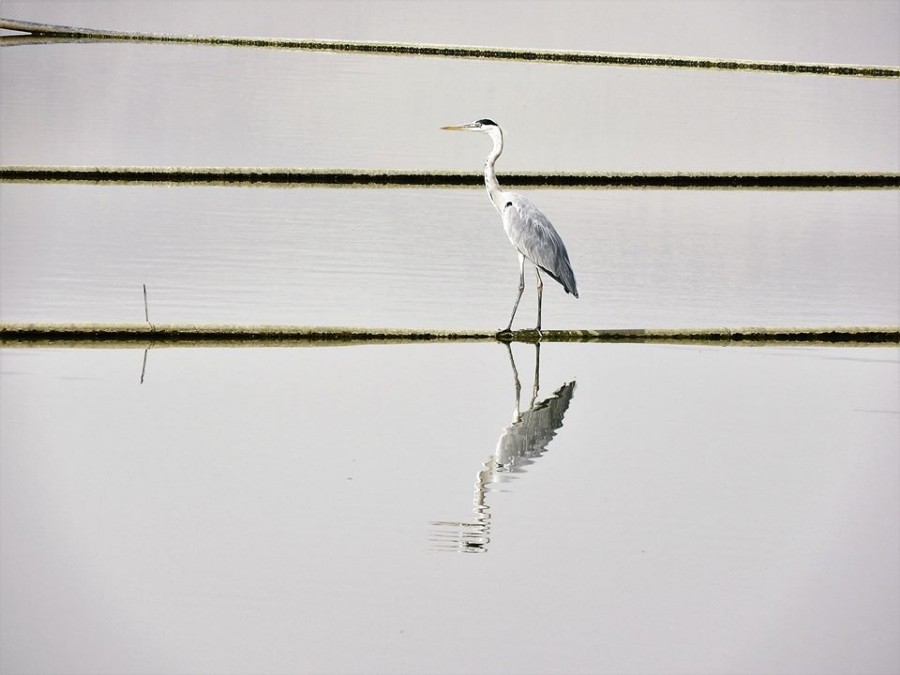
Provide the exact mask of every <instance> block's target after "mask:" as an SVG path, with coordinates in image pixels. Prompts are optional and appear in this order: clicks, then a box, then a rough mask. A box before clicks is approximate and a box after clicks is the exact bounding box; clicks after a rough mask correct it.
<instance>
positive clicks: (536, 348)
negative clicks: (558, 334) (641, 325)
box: [528, 342, 541, 410]
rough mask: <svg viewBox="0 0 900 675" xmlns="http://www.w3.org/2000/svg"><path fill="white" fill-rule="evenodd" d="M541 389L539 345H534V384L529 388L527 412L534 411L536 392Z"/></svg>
mask: <svg viewBox="0 0 900 675" xmlns="http://www.w3.org/2000/svg"><path fill="white" fill-rule="evenodd" d="M540 388H541V343H540V342H535V343H534V384H533V385H532V387H531V405H530V406H528V409H529V410H533V409H534V402H535V401H536V400H537V396H538V391H539V390H540Z"/></svg>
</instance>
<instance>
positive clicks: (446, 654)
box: [0, 0, 900, 674]
mask: <svg viewBox="0 0 900 675" xmlns="http://www.w3.org/2000/svg"><path fill="white" fill-rule="evenodd" d="M367 7H368V6H365V5H361V4H357V3H353V2H344V3H314V2H304V3H287V2H264V3H258V2H257V3H252V4H251V3H243V2H234V3H228V4H227V5H222V4H221V3H212V2H192V3H179V4H178V5H177V11H176V5H175V4H174V3H168V2H161V3H152V2H141V3H138V2H117V3H108V2H70V3H57V2H34V1H31V2H27V3H26V2H15V1H9V0H8V1H7V2H5V3H4V4H3V14H4V15H7V16H11V17H17V18H24V19H32V20H44V21H48V22H56V23H69V24H76V25H90V26H96V27H107V28H118V29H125V30H141V31H159V32H169V33H200V34H228V35H274V36H292V37H317V38H341V39H375V40H397V41H403V40H406V41H419V42H435V43H456V44H489V45H497V46H515V47H525V46H527V47H542V48H568V49H594V50H618V51H626V52H648V53H663V54H685V55H700V56H716V57H723V58H725V57H727V58H750V59H754V58H755V59H769V60H775V59H795V60H802V61H828V62H847V63H872V64H887V65H896V64H897V63H898V62H900V53H898V43H897V41H896V35H897V34H898V33H900V11H898V8H897V6H896V4H895V3H882V2H869V3H866V2H863V3H860V2H849V3H839V2H832V3H806V2H792V3H770V2H756V3H752V4H747V3H730V2H719V3H707V2H686V3H685V2H673V3H665V4H663V3H658V2H651V3H640V2H636V3H612V2H606V3H562V4H560V3H515V4H513V3H507V4H504V3H499V4H497V5H491V6H485V3H478V4H475V3H472V4H463V5H462V6H461V7H462V9H463V10H471V9H473V8H477V9H478V12H474V11H463V12H459V11H454V10H458V9H459V8H460V6H459V5H457V4H453V5H449V4H448V5H447V6H443V5H436V4H430V3H429V4H427V5H426V4H421V5H419V4H414V3H407V2H402V3H388V2H385V3H380V4H379V6H378V7H379V11H378V13H377V14H378V16H377V20H376V18H375V17H372V15H371V11H370V9H367ZM223 8H224V9H223ZM560 16H565V17H566V20H565V21H560V20H559V17H560ZM483 116H490V117H493V118H495V119H497V120H498V121H499V122H500V123H501V124H503V126H504V128H505V130H506V136H507V143H508V147H507V150H506V151H505V152H504V156H503V157H502V158H501V160H500V162H499V165H498V169H499V170H500V174H501V181H502V173H503V171H504V170H508V171H513V170H550V171H553V170H557V171H574V170H583V171H602V170H612V171H691V170H696V171H725V170H736V171H807V170H812V171H828V170H834V171H844V170H857V171H898V170H900V156H898V153H897V147H898V146H900V127H898V124H897V120H898V119H900V86H898V83H897V82H894V81H886V82H885V81H869V80H861V79H841V78H816V77H783V76H781V77H779V76H773V75H763V74H734V73H702V72H690V71H665V70H642V69H612V68H590V67H558V66H549V65H544V66H537V65H529V64H502V63H490V62H486V63H475V62H463V61H447V60H439V59H402V58H377V57H363V56H352V55H334V54H312V53H307V54H303V53H292V52H284V51H273V50H238V49H214V48H198V47H186V46H172V45H170V46H161V45H128V44H116V45H101V44H96V45H52V46H31V47H12V48H4V49H2V50H0V138H2V143H0V162H2V163H3V164H78V165H185V166H205V165H213V166H298V167H341V168H394V169H460V170H476V169H478V168H480V166H481V164H482V162H483V158H484V155H485V154H486V152H487V150H488V149H489V144H488V142H487V141H486V139H483V138H479V137H477V136H463V135H460V134H444V133H441V132H440V131H438V127H440V126H441V125H443V124H447V123H454V122H463V121H468V120H471V119H475V118H478V117H483ZM530 196H531V197H533V199H534V200H535V202H537V203H538V204H539V205H540V206H541V207H542V208H543V209H544V210H545V211H546V212H547V213H548V214H549V215H550V217H551V219H552V220H553V221H554V223H555V224H556V226H557V228H558V229H559V230H560V232H561V233H562V235H563V237H564V238H565V240H566V242H567V245H568V247H569V250H570V253H571V257H572V262H573V265H574V267H575V271H576V274H577V278H578V284H579V290H580V292H581V298H580V299H579V300H574V299H572V298H571V296H565V295H564V294H563V293H562V292H561V291H560V290H559V288H558V287H555V284H554V287H553V288H550V287H549V286H548V288H547V293H546V294H545V302H544V325H545V326H547V327H558V328H605V327H654V326H718V325H772V326H776V325H806V326H822V325H835V324H842V325H871V324H888V325H897V324H900V228H898V222H900V195H898V193H897V191H881V192H840V191H833V192H766V191H752V192H725V191H722V192H704V191H614V190H594V191H578V190H560V191H552V190H538V191H530ZM529 280H530V277H529ZM516 281H517V266H516V260H515V255H514V253H513V252H512V250H511V249H510V247H509V245H508V243H507V242H506V240H505V236H504V234H503V232H502V229H501V226H500V224H499V222H498V221H497V217H496V214H495V213H494V211H493V209H492V208H491V206H490V204H489V203H488V201H487V197H486V196H485V194H484V193H483V191H482V190H474V189H473V190H462V189H461V190H438V189H402V190H401V189H398V190H392V189H380V190H362V189H348V190H338V189H256V188H213V187H173V188H163V187H147V186H133V187H121V186H118V187H117V186H85V185H9V184H6V185H0V321H4V322H6V321H65V322H69V321H71V322H91V321H126V322H140V321H143V318H144V308H143V296H142V293H141V286H142V284H146V285H147V287H148V294H149V309H150V318H151V320H152V321H154V322H157V323H163V322H201V323H206V322H208V323H221V322H234V323H282V324H301V325H355V326H389V327H418V328H451V329H452V328H485V327H488V328H490V327H499V326H501V325H503V324H504V323H505V321H506V319H507V317H508V312H509V309H510V307H511V304H512V301H513V298H514V294H515V286H516ZM533 317H534V296H533V290H532V289H531V288H529V289H528V291H527V292H526V296H525V297H524V299H523V303H522V306H521V308H520V314H519V322H518V323H517V325H521V326H528V325H531V324H532V322H533ZM512 356H513V358H514V360H512V361H511V360H510V355H509V354H508V353H507V350H506V348H505V347H504V346H502V345H493V344H485V345H482V344H478V345H474V344H472V345H441V344H434V345H393V346H358V347H341V348H316V349H313V348H296V349H289V348H282V349H275V348H273V349H151V350H150V351H149V352H148V353H147V354H146V362H145V361H144V359H145V354H144V352H143V350H141V349H133V350H108V349H103V350H100V349H19V348H15V349H14V348H5V349H2V350H0V378H2V379H0V670H2V672H3V673H4V674H5V673H14V674H19V673H21V674H26V673H89V672H90V673H94V672H110V673H148V674H150V673H153V674H156V673H201V672H221V673H226V672H232V673H251V672H284V673H294V672H334V673H344V672H359V673H370V672H398V673H402V672H409V673H417V672H426V671H427V672H446V673H453V672H474V673H480V672H496V673H508V672H585V673H684V672H690V673H729V672H744V673H812V672H815V673H846V672H858V673H894V672H896V670H897V664H898V663H900V648H898V643H897V641H896V636H897V634H898V631H900V573H898V570H900V534H898V533H900V497H898V495H900V455H898V453H897V449H898V447H900V386H898V381H900V351H898V350H897V349H895V348H884V349H850V348H802V349H779V348H752V349H751V348H712V347H699V346H698V347H676V346H668V347H667V346H649V345H599V344H593V345H560V344H548V345H545V346H543V347H542V348H541V351H540V360H539V362H540V371H539V374H538V375H539V376H538V377H537V378H536V372H535V368H536V362H537V354H536V351H535V349H534V348H533V347H531V346H525V345H517V346H516V347H515V348H514V349H513V351H512ZM142 371H143V373H142ZM142 374H143V382H141V378H142ZM516 375H518V376H519V377H518V382H519V385H520V392H519V396H518V397H517V390H516V377H515V376H516ZM536 379H537V380H538V381H539V385H540V386H539V389H538V390H536V389H535V386H534V384H535V380H536ZM517 398H518V401H517ZM462 551H466V552H470V553H475V554H476V555H463V554H460V553H457V552H462Z"/></svg>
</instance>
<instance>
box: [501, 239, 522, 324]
mask: <svg viewBox="0 0 900 675" xmlns="http://www.w3.org/2000/svg"><path fill="white" fill-rule="evenodd" d="M524 290H525V256H524V255H522V254H521V253H520V254H519V294H518V295H517V296H516V304H514V305H513V311H512V316H510V317H509V325H507V326H506V328H505V329H504V331H503V332H504V333H509V332H510V331H512V323H513V319H515V318H516V310H517V309H519V300H521V299H522V291H524Z"/></svg>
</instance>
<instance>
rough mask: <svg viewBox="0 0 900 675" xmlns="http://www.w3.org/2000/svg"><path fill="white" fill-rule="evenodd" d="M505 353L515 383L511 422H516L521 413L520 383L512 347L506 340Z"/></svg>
mask: <svg viewBox="0 0 900 675" xmlns="http://www.w3.org/2000/svg"><path fill="white" fill-rule="evenodd" d="M506 353H507V354H509V365H511V366H512V371H513V379H514V380H515V384H516V412H515V413H514V415H513V422H518V421H519V416H520V414H521V412H520V411H521V401H522V384H521V383H520V382H519V369H518V368H516V360H515V359H514V358H513V353H512V347H510V345H509V343H508V342H507V343H506Z"/></svg>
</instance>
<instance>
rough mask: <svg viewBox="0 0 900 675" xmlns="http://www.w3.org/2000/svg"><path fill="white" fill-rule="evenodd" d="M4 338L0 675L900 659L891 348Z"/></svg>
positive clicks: (733, 666) (819, 664)
mask: <svg viewBox="0 0 900 675" xmlns="http://www.w3.org/2000/svg"><path fill="white" fill-rule="evenodd" d="M0 356H2V366H3V379H2V390H0V394H2V401H3V405H4V411H3V425H2V426H0V445H2V448H3V452H2V461H3V464H2V469H3V470H2V473H0V488H2V489H0V495H2V507H3V508H2V509H0V517H2V521H0V525H2V531H3V547H2V570H3V603H2V611H3V614H2V619H3V621H2V626H3V632H4V643H3V644H4V649H3V656H4V663H5V664H6V666H7V667H6V668H4V672H98V671H103V672H122V673H126V672H127V673H131V672H140V673H159V672H300V671H304V672H422V671H426V670H427V671H433V672H461V671H467V672H535V671H543V672H560V671H562V672H609V673H646V672H658V673H676V672H696V673H722V672H734V671H740V672H760V673H762V672H817V673H839V672H871V673H879V672H880V673H888V672H891V671H892V670H893V668H894V665H896V662H897V661H896V659H897V656H898V652H897V642H896V639H895V638H896V628H897V625H898V621H900V607H898V592H900V591H898V585H897V581H898V572H897V570H898V569H900V555H898V551H900V535H898V532H900V529H898V527H897V522H898V521H897V514H898V512H900V498H898V495H900V484H898V483H900V481H898V478H900V457H898V454H897V447H898V443H900V429H898V426H900V425H898V421H900V396H898V391H897V386H896V385H897V376H898V370H900V352H898V350H896V349H855V350H854V349H812V348H810V349H801V350H790V349H756V348H748V349H743V348H740V349H739V348H732V349H728V348H693V347H654V346H648V345H545V346H544V347H543V348H542V351H541V371H540V385H541V389H540V392H539V394H538V396H537V400H538V401H543V400H545V399H547V398H549V397H552V395H553V393H554V392H556V391H557V390H559V389H560V388H562V387H564V386H565V385H567V384H570V383H574V387H572V386H571V385H570V387H569V388H570V391H569V394H571V396H570V400H568V402H567V405H565V406H560V405H559V402H558V400H557V404H556V407H557V410H556V411H550V412H548V413H547V414H546V415H545V419H544V420H543V421H542V422H534V421H533V420H532V422H533V424H532V427H531V429H530V432H532V433H533V434H534V435H535V436H536V437H538V442H536V443H534V444H533V445H532V446H531V447H532V450H535V451H533V452H531V458H530V459H529V457H527V456H526V457H524V458H522V459H520V460H519V461H518V466H519V468H521V467H523V466H524V469H525V471H524V472H515V471H502V470H495V471H494V472H493V474H492V475H491V476H489V477H488V478H487V479H486V480H485V479H482V480H481V483H482V484H486V490H485V493H484V495H483V503H484V504H486V506H487V507H488V515H489V527H490V535H489V536H490V541H489V543H487V545H486V547H485V550H484V552H483V553H482V554H481V555H459V554H448V553H446V552H445V550H444V549H446V548H447V547H448V546H451V545H454V544H455V543H456V542H458V541H459V540H460V539H462V537H458V538H457V539H453V537H454V535H455V533H456V532H457V531H458V528H454V527H453V526H448V525H435V524H434V521H457V522H475V523H477V522H478V519H477V518H476V515H475V513H473V506H474V502H475V499H476V491H477V489H476V482H478V481H479V473H480V472H482V471H483V467H484V466H485V464H486V463H489V462H490V461H491V459H492V458H494V460H495V463H496V461H497V460H501V459H502V458H503V457H504V455H503V453H504V452H505V451H508V450H509V448H510V443H509V437H510V431H509V429H510V427H511V424H512V422H513V416H514V412H515V408H516V395H515V387H514V379H513V371H512V368H511V366H510V362H509V359H508V357H507V354H506V351H505V348H504V347H502V346H500V345H409V346H373V347H349V348H332V349H231V350H228V349H221V350H220V349H203V350H179V349H161V350H152V351H151V352H150V353H149V355H148V360H147V366H146V372H145V380H144V383H143V384H140V383H139V381H140V373H141V366H142V352H141V350H124V351H113V350H19V349H16V350H5V351H3V352H2V354H0ZM534 356H535V355H534V349H533V348H531V347H526V346H524V345H522V346H517V347H516V349H515V358H516V366H517V369H518V371H519V374H520V381H521V385H522V398H521V410H522V411H523V412H525V411H527V410H528V408H529V403H530V399H531V396H532V381H533V373H534ZM560 407H564V408H565V409H564V410H562V411H561V412H560V411H559V410H558V409H559V408H560ZM551 415H556V418H555V419H553V420H551V419H550V417H551ZM532 417H534V415H533V414H532ZM559 422H561V426H558V424H559ZM554 433H555V437H553V434H554ZM538 446H540V447H538ZM540 450H543V452H542V453H541V452H540ZM505 456H506V457H507V458H508V457H509V455H508V454H507V455H505ZM507 463H509V462H507ZM482 512H483V509H482ZM470 536H471V535H470ZM435 540H437V541H435ZM848 643H849V644H854V645H858V648H855V649H852V650H850V649H847V648H846V645H847V644H848ZM648 644H652V646H653V648H652V649H648V648H647V646H648ZM50 645H52V647H53V648H52V649H50V648H49V646H50Z"/></svg>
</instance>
